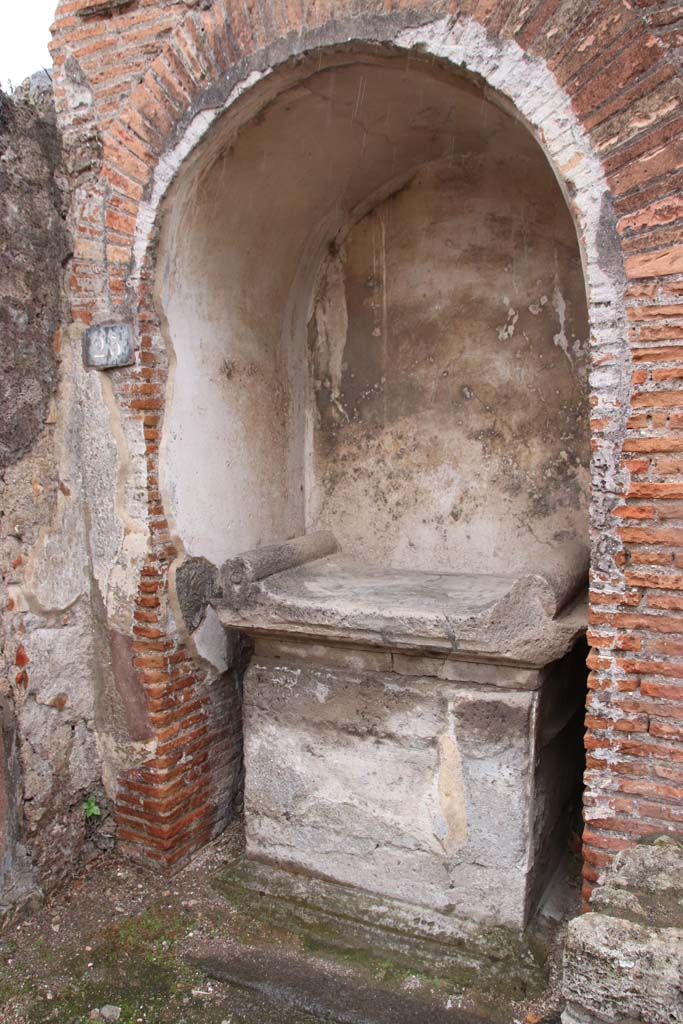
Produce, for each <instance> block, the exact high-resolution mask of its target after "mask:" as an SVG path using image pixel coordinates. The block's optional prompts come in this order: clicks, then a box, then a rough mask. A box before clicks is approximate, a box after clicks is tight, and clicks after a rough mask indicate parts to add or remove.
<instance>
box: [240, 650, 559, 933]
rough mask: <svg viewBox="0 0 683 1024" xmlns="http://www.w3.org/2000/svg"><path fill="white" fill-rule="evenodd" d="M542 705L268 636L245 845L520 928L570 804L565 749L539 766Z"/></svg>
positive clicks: (250, 722)
mask: <svg viewBox="0 0 683 1024" xmlns="http://www.w3.org/2000/svg"><path fill="white" fill-rule="evenodd" d="M539 706H540V699H539V695H538V693H537V692H535V691H529V690H519V691H510V690H503V689H499V688H496V687H492V686H491V687H485V686H474V685H469V684H463V683H457V682H449V681H442V680H437V679H434V678H429V677H419V676H406V675H398V674H396V673H389V672H381V671H369V670H353V669H352V668H350V667H349V668H339V667H330V666H329V665H324V664H322V665H321V664H317V665H316V664H315V663H313V662H312V661H311V660H309V659H301V660H296V659H294V658H291V657H290V658H289V659H287V660H286V661H285V660H282V659H279V660H274V659H269V658H267V657H264V656H263V655H262V654H261V653H260V650H259V648H258V647H257V652H256V655H255V657H254V659H253V661H252V663H251V665H250V667H249V669H248V671H247V674H246V677H245V681H244V713H245V766H246V781H245V809H246V822H247V848H248V852H249V855H250V856H252V857H255V858H258V859H262V860H267V861H270V862H275V863H280V864H283V865H286V866H289V867H290V868H295V869H297V870H302V871H305V872H308V873H312V874H314V875H317V876H321V877H324V878H329V879H332V880H334V881H337V882H341V883H343V884H346V885H351V886H355V887H357V888H359V889H363V890H365V891H368V892H372V893H377V894H381V895H384V896H387V897H391V898H394V899H399V900H404V901H406V902H408V903H410V904H415V905H419V906H422V907H425V908H430V909H431V910H436V911H438V912H440V913H447V914H454V915H456V916H461V917H466V918H468V919H470V920H474V921H482V922H489V923H495V924H504V925H508V926H510V927H515V928H522V927H523V926H524V925H525V923H526V921H527V918H528V915H529V912H530V910H531V904H532V901H533V900H534V899H535V897H536V895H537V890H538V888H539V885H538V884H537V882H538V878H539V877H540V875H541V874H542V873H543V870H544V866H545V865H548V864H551V863H554V859H553V856H554V855H553V851H552V849H551V848H550V847H551V844H550V843H549V842H547V841H546V840H547V839H548V837H549V836H550V835H551V834H552V832H553V829H554V826H555V824H556V822H557V819H558V814H559V809H558V803H557V801H555V802H553V801H548V800H547V799H546V798H545V797H544V796H543V789H545V790H547V791H548V792H551V791H552V790H553V788H555V789H556V790H557V791H559V792H564V789H563V785H562V783H561V781H560V782H558V780H559V779H561V771H559V772H558V771H556V770H555V762H554V761H551V762H550V765H551V767H550V770H549V771H548V770H546V771H545V775H542V774H541V772H539V769H538V766H539V765H540V766H541V767H543V768H545V767H546V763H545V762H546V760H547V759H545V758H544V750H545V749H546V748H542V747H541V745H540V743H539V737H540V731H541V730H540V728H539V722H540V721H541V719H542V716H541V715H540V714H539ZM538 780H540V782H541V785H540V786H539V781H538ZM564 788H566V787H564ZM537 791H540V792H541V797H540V804H541V805H542V806H543V808H544V814H543V816H542V818H541V817H540V816H538V815H537V814H536V810H535V808H536V801H537ZM548 807H550V813H548ZM539 854H542V856H539Z"/></svg>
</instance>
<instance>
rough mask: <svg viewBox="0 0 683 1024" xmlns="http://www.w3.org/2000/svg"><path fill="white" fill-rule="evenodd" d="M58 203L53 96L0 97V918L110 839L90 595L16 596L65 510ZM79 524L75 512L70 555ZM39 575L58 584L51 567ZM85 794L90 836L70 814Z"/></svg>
mask: <svg viewBox="0 0 683 1024" xmlns="http://www.w3.org/2000/svg"><path fill="white" fill-rule="evenodd" d="M65 189H66V179H65V176H64V174H63V170H62V166H61V147H60V142H59V136H58V131H57V128H56V124H55V117H54V108H53V105H52V96H51V91H50V90H49V89H46V90H45V89H40V90H38V91H32V90H25V91H24V93H23V95H22V96H21V97H17V98H14V99H11V98H9V97H7V96H4V95H2V94H0V361H1V364H2V373H1V374H0V405H1V407H2V415H1V416H0V474H1V480H2V489H1V500H0V552H1V558H2V570H1V572H2V575H1V578H0V609H1V611H0V642H1V653H0V672H1V677H0V678H1V683H0V717H1V719H2V751H1V757H0V891H1V895H0V909H2V908H4V907H9V906H16V905H20V904H22V903H23V902H25V900H26V899H30V898H31V896H32V894H34V893H36V892H38V891H39V890H41V889H42V890H43V891H48V890H49V889H51V888H52V887H54V885H55V884H56V883H57V882H58V881H59V880H60V879H61V878H63V877H64V876H65V875H66V874H68V873H69V872H70V871H72V870H74V869H77V867H78V866H79V864H81V863H82V860H83V858H84V857H85V856H87V854H88V853H89V852H90V851H92V850H93V849H95V845H94V843H93V839H94V838H95V837H97V842H101V841H102V840H103V839H104V837H105V836H109V834H110V833H111V830H112V827H113V819H112V818H111V816H109V817H108V816H107V813H106V803H105V801H104V800H103V798H102V797H103V794H102V792H101V787H100V768H99V761H100V759H99V755H98V751H97V746H96V741H95V731H94V687H93V665H92V658H93V653H92V643H93V641H92V636H93V633H94V630H93V618H92V613H91V608H90V607H89V600H88V594H87V592H86V589H85V588H84V589H83V592H82V593H79V594H76V593H74V594H73V599H71V598H70V599H69V600H65V601H63V602H61V603H60V602H57V603H52V604H51V603H50V602H46V603H45V604H41V602H40V601H38V600H36V599H35V598H34V597H33V596H32V595H31V594H30V593H29V591H28V589H27V588H26V587H25V585H24V584H25V580H26V575H27V570H28V569H29V564H30V560H31V553H32V551H33V550H35V548H36V546H38V545H40V542H41V536H42V535H43V531H44V530H45V528H46V527H47V525H48V524H49V523H50V522H51V520H52V519H53V518H54V516H55V515H56V514H57V510H58V507H59V506H60V504H65V503H69V502H74V503H75V501H76V498H75V493H76V487H75V481H74V477H73V475H72V474H70V473H69V472H66V471H65V468H64V466H63V465H60V448H61V446H62V445H63V443H64V438H65V436H68V435H69V433H70V432H71V437H70V442H69V443H71V442H75V435H76V433H77V431H78V432H79V431H80V429H81V427H82V424H80V423H78V424H77V425H76V424H74V423H73V415H71V417H70V413H69V409H68V406H69V402H70V401H72V400H73V395H72V392H71V385H70V382H69V381H68V380H66V379H65V376H66V375H68V373H69V365H68V361H67V362H66V363H65V361H64V353H63V351H62V342H63V338H64V335H63V333H62V332H61V331H60V329H59V328H60V323H61V322H62V320H63V311H64V306H63V289H62V263H63V262H64V261H65V260H66V259H67V258H68V256H69V252H70V239H69V235H68V232H67V229H66V224H65V214H66V195H65ZM71 411H72V412H73V409H72V410H71ZM70 418H71V420H72V422H71V424H70V423H69V419H70ZM79 522H82V517H81V513H80V510H79V509H77V510H76V511H75V513H74V516H73V529H72V530H71V534H72V542H73V543H77V542H78V541H79V540H80V536H81V531H80V530H79V528H78V526H77V524H78V523H79ZM79 557H80V560H81V562H85V560H86V555H85V549H84V550H83V551H82V552H80V556H79ZM49 561H50V569H49V572H50V573H52V574H53V575H54V576H55V577H57V576H59V575H60V573H62V572H63V568H64V566H63V563H62V564H61V565H60V553H58V552H53V553H52V556H51V558H50V560H49ZM91 794H92V795H93V796H95V799H96V801H98V807H99V808H100V811H101V813H100V815H98V816H96V817H97V819H98V827H97V828H95V826H94V825H90V826H89V825H88V823H87V820H86V818H85V815H84V812H83V808H82V806H81V805H82V802H83V800H84V798H85V797H86V796H87V795H91Z"/></svg>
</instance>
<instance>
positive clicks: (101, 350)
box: [85, 324, 135, 370]
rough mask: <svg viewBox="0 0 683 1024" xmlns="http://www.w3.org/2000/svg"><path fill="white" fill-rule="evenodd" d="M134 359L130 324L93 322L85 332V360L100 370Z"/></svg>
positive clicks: (127, 363) (123, 364)
mask: <svg viewBox="0 0 683 1024" xmlns="http://www.w3.org/2000/svg"><path fill="white" fill-rule="evenodd" d="M134 361H135V356H134V353H133V329H132V327H131V326H130V324H93V326H92V327H88V328H87V329H86V332H85V362H86V365H87V366H95V367H97V368H98V369H100V370H109V369H111V368H112V367H114V366H129V365H130V364H131V363H132V362H134Z"/></svg>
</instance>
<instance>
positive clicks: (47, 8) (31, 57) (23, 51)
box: [0, 0, 57, 92]
mask: <svg viewBox="0 0 683 1024" xmlns="http://www.w3.org/2000/svg"><path fill="white" fill-rule="evenodd" d="M56 7H57V0H0V87H1V88H2V89H3V90H4V91H5V92H9V91H11V89H13V88H14V89H16V87H17V86H18V85H21V83H22V82H23V80H24V79H25V78H28V76H29V75H32V74H33V72H34V71H40V70H41V69H42V68H46V69H47V70H49V69H50V65H51V64H52V61H51V59H50V54H49V53H48V49H47V44H48V43H49V41H50V25H51V24H52V22H53V21H54V17H55V9H56Z"/></svg>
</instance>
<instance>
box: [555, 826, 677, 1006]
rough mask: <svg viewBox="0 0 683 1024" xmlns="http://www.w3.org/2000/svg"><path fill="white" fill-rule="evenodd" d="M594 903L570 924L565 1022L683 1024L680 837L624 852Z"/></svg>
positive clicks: (565, 958) (565, 976) (660, 840)
mask: <svg viewBox="0 0 683 1024" xmlns="http://www.w3.org/2000/svg"><path fill="white" fill-rule="evenodd" d="M592 906H593V908H594V909H593V911H592V913H589V914H584V915H582V916H581V917H578V918H576V919H575V920H573V921H571V922H570V925H569V930H568V935H567V944H566V948H565V955H564V975H563V991H564V995H565V998H566V1000H567V1007H566V1010H565V1012H564V1014H563V1015H562V1021H563V1024H594V1022H600V1024H623V1022H627V1021H638V1022H640V1024H663V1022H664V1021H666V1022H667V1024H683V982H682V980H681V979H683V841H681V840H677V839H675V838H674V837H668V836H665V837H662V838H660V839H659V840H657V841H655V842H647V843H642V844H639V845H637V846H635V847H632V848H630V849H628V850H624V851H622V852H621V853H619V854H618V855H617V857H616V858H615V860H614V863H613V865H612V868H611V869H610V870H609V872H608V874H607V877H606V878H605V880H604V883H603V885H602V886H601V887H599V888H598V889H597V890H596V893H595V895H594V897H593V904H592Z"/></svg>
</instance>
